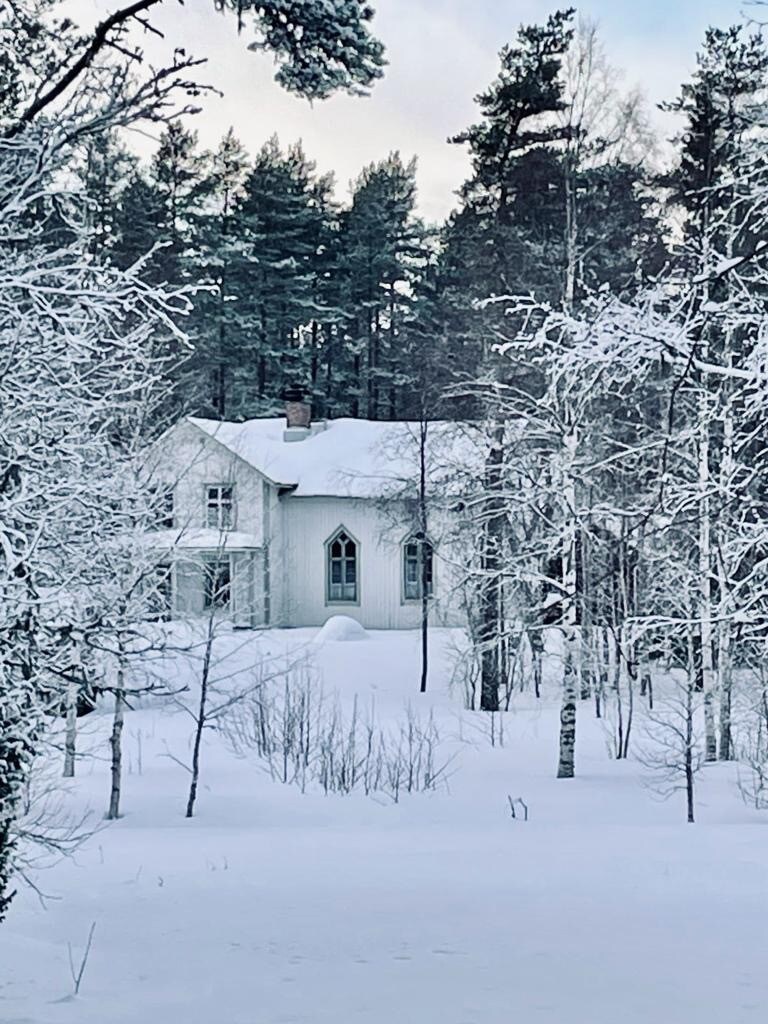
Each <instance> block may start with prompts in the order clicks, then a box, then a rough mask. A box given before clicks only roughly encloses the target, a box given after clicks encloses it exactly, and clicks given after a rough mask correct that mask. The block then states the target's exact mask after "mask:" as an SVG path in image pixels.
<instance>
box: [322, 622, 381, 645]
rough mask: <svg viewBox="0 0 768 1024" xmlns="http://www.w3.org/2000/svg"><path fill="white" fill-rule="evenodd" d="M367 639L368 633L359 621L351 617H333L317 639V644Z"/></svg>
mask: <svg viewBox="0 0 768 1024" xmlns="http://www.w3.org/2000/svg"><path fill="white" fill-rule="evenodd" d="M367 639H368V633H367V632H366V630H365V629H364V628H363V626H361V625H360V623H359V622H358V621H357V619H353V618H351V617H350V616H349V615H332V616H331V617H330V619H328V621H327V622H326V623H325V625H324V626H323V627H322V629H321V630H320V632H319V633H318V634H317V636H316V637H315V642H316V643H318V644H322V643H327V641H329V640H333V641H336V642H347V641H351V640H367Z"/></svg>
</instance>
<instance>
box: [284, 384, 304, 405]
mask: <svg viewBox="0 0 768 1024" xmlns="http://www.w3.org/2000/svg"><path fill="white" fill-rule="evenodd" d="M306 400H307V389H306V388H305V387H302V385H301V384H289V385H288V387H286V388H285V390H284V391H283V401H284V402H305V401H306Z"/></svg>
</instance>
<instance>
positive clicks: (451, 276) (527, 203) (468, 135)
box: [442, 10, 573, 380]
mask: <svg viewBox="0 0 768 1024" xmlns="http://www.w3.org/2000/svg"><path fill="white" fill-rule="evenodd" d="M572 17H573V11H572V10H566V11H559V12H557V13H555V14H553V15H552V16H551V17H550V18H549V19H548V20H547V22H546V24H545V25H533V26H525V27H523V28H521V29H520V31H519V33H518V39H517V45H515V46H506V47H504V49H503V50H502V51H501V54H500V62H501V67H500V70H499V74H498V77H497V78H496V79H495V81H494V82H492V83H491V85H490V86H489V88H488V89H487V90H486V91H485V92H483V93H481V94H480V95H479V96H478V97H477V103H478V106H479V107H480V111H481V114H482V119H481V120H480V121H478V122H477V123H476V124H474V125H472V126H471V127H469V128H468V129H467V130H466V131H464V132H461V133H460V134H458V135H456V136H455V137H454V138H452V139H451V140H450V141H451V142H453V143H457V144H465V145H468V146H469V148H470V152H471V156H472V175H471V177H470V178H469V179H468V181H467V182H466V183H465V184H464V186H463V187H462V189H461V191H460V205H459V209H458V210H457V211H456V212H455V213H454V214H453V215H452V216H451V217H450V218H449V220H448V223H447V225H446V227H445V232H444V251H443V257H442V278H443V287H444V297H445V301H446V302H447V303H448V305H449V313H448V316H447V320H448V322H449V325H450V327H449V334H448V338H447V345H448V348H449V350H450V353H451V356H450V358H453V360H454V362H455V365H457V366H458V367H460V368H461V372H462V373H463V374H464V375H465V376H466V378H467V379H470V380H471V379H473V378H476V377H478V376H480V375H482V374H483V373H484V372H486V371H487V369H488V365H489V359H491V358H492V357H491V346H492V342H493V340H494V338H495V337H496V330H497V328H498V327H499V323H500V320H501V319H502V318H503V311H502V310H501V308H500V307H497V306H494V305H492V304H491V305H485V306H481V307H478V306H476V305H475V303H477V302H478V301H482V300H485V299H487V298H489V297H490V296H494V295H505V294H506V295H508V294H520V293H527V292H531V291H534V292H535V293H536V294H537V295H538V296H539V297H540V298H542V299H550V300H556V299H557V298H558V297H559V294H560V291H561V276H562V275H561V268H562V264H563V256H564V248H563V239H564V233H563V229H562V212H561V211H562V208H563V203H562V198H561V195H560V192H561V175H560V172H559V168H558V161H557V154H556V151H555V148H554V147H555V145H556V144H557V143H558V142H562V141H563V139H564V138H565V136H566V133H567V131H568V129H567V128H566V127H564V123H563V120H562V119H561V118H559V117H558V115H559V114H560V113H561V112H562V111H563V110H564V109H565V104H564V100H563V88H562V76H561V68H562V60H563V56H564V54H565V53H566V51H567V48H568V46H569V45H570V43H571V39H572V37H573V29H572Z"/></svg>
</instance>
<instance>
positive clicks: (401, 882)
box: [0, 630, 768, 1024]
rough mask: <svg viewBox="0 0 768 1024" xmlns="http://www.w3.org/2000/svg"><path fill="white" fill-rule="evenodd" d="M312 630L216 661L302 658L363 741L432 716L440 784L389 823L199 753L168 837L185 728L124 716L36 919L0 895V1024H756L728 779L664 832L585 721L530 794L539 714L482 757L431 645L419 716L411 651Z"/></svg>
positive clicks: (748, 870) (759, 847)
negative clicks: (82, 835) (191, 786)
mask: <svg viewBox="0 0 768 1024" xmlns="http://www.w3.org/2000/svg"><path fill="white" fill-rule="evenodd" d="M316 632H317V631H315V630H293V631H282V632H278V631H275V632H273V633H271V634H268V635H267V637H266V638H264V637H261V638H257V637H245V638H244V636H243V634H236V635H233V636H231V637H229V638H228V640H225V641H222V642H229V643H230V645H231V646H232V647H233V648H234V647H237V648H238V649H239V653H238V654H236V655H235V657H240V658H243V657H245V656H246V655H245V654H244V652H245V651H247V649H248V645H249V644H250V645H251V648H250V650H251V653H250V655H249V657H252V658H253V657H255V655H254V651H255V650H256V648H257V646H259V649H261V646H263V645H264V644H267V645H271V646H270V649H271V650H278V649H280V648H281V647H282V648H285V649H297V648H303V649H304V650H305V651H306V656H307V658H308V659H310V660H311V662H312V664H313V666H314V668H313V671H314V673H315V674H316V675H317V676H318V677H322V680H323V686H324V689H325V690H326V692H331V691H334V690H338V691H340V692H341V693H342V694H343V699H344V701H345V702H347V703H348V702H349V701H350V700H351V697H352V695H353V694H354V693H355V692H357V693H359V694H360V695H361V699H362V700H363V701H364V702H368V701H370V699H371V696H372V695H374V696H375V701H376V708H377V715H378V716H379V718H380V720H392V721H395V720H402V718H403V715H404V706H405V703H406V702H407V701H409V700H410V702H411V704H412V705H413V706H414V707H416V708H419V709H422V710H421V711H420V714H421V715H424V714H425V713H427V712H426V711H425V710H423V709H428V708H434V713H435V721H436V723H437V725H438V728H439V731H440V734H441V736H442V738H443V746H442V747H441V751H445V753H446V754H449V755H454V754H455V757H456V759H455V760H454V761H453V762H452V764H451V769H450V770H451V775H450V779H449V780H448V783H447V785H446V786H442V787H440V788H438V790H437V791H436V792H429V793H417V794H411V795H407V794H406V795H403V796H402V798H401V800H400V802H399V803H396V804H395V803H393V802H392V800H390V799H387V798H386V797H384V796H381V795H380V796H377V797H366V796H365V795H363V794H362V793H355V794H352V795H349V796H325V795H323V794H322V792H317V791H313V792H307V793H305V794H302V793H301V792H300V790H299V789H298V788H296V787H295V786H287V785H282V784H280V783H278V782H274V781H272V780H271V779H270V777H269V775H268V773H267V772H265V770H264V768H263V765H260V763H259V762H258V761H257V759H256V758H255V757H254V756H247V757H240V758H239V757H237V756H236V755H235V754H234V753H233V752H232V750H231V747H230V745H229V744H228V743H227V741H226V740H225V739H224V737H223V736H222V735H220V734H219V733H218V732H215V731H209V732H208V733H207V734H206V736H205V740H204V747H203V754H202V757H203V764H202V779H201V790H200V794H199V800H198V805H197V813H196V817H195V818H194V819H192V820H186V819H185V818H184V816H183V814H184V804H185V799H186V789H187V785H188V774H187V772H186V770H185V768H184V767H183V765H182V764H180V763H179V762H188V761H189V749H190V740H191V735H192V726H193V723H192V721H191V719H190V717H189V715H188V714H186V713H185V712H184V711H183V710H180V709H179V708H178V707H176V706H174V705H173V704H172V703H169V702H168V701H165V702H156V701H146V700H145V701H143V702H142V707H140V708H139V709H137V710H134V711H131V712H129V713H128V715H127V721H126V727H125V734H124V749H125V767H126V774H125V779H124V792H123V804H122V806H123V811H124V817H123V818H122V819H121V820H120V821H118V822H116V823H114V824H111V825H109V826H108V827H104V828H102V829H101V830H100V831H98V832H97V833H96V834H95V835H93V836H92V837H91V838H90V839H89V840H88V841H87V842H86V843H85V844H84V846H83V847H82V848H81V849H80V850H79V851H78V853H77V855H76V856H75V858H74V859H72V860H65V861H61V862H59V863H58V864H57V865H55V866H53V867H51V868H48V869H47V870H44V871H40V873H39V874H36V875H35V876H34V878H35V881H36V883H37V884H38V885H39V887H40V888H41V890H42V891H43V892H44V893H45V894H47V895H48V896H49V897H50V898H49V899H47V900H46V905H45V907H43V906H41V904H40V901H39V899H38V897H37V896H36V895H35V893H34V892H33V891H31V890H30V889H29V888H26V887H24V886H22V887H21V889H20V892H19V895H18V897H17V899H16V901H15V902H14V904H13V906H12V909H11V912H10V915H9V918H8V920H7V922H6V923H5V924H4V925H2V926H0V1021H2V1022H3V1024H289V1022H296V1024H298V1022H302V1024H353V1022H355V1024H357V1022H359V1024H641V1022H642V1024H689V1022H690V1024H694V1022H695V1024H742V1022H744V1024H746V1022H750V1024H751V1022H755V1024H756V1022H761V1024H762V1022H764V1021H765V1020H768V816H766V815H761V814H760V813H758V812H756V811H754V810H752V809H750V808H748V807H746V806H745V804H744V803H743V801H742V799H741V796H740V794H739V791H738V786H737V769H736V768H735V766H730V765H725V766H723V765H716V766H713V767H710V768H708V769H706V771H705V772H704V773H703V774H702V775H701V776H700V777H699V787H698V793H697V818H698V820H697V823H696V824H695V825H688V824H686V822H685V809H684V797H683V794H682V793H680V794H675V795H674V796H673V797H672V798H671V799H669V800H667V801H662V800H660V799H659V796H658V794H657V793H656V792H654V791H653V790H652V789H651V788H649V786H648V785H647V779H648V772H647V769H646V768H644V767H643V766H642V765H640V764H639V763H638V762H636V761H631V760H630V761H627V762H616V761H614V760H611V758H610V755H609V751H608V746H607V736H606V730H605V726H604V725H603V724H601V723H600V722H598V721H596V720H595V719H594V717H593V714H592V709H591V707H590V706H589V705H588V704H584V705H582V706H581V707H580V709H579V725H578V749H577V755H578V761H577V772H578V777H577V778H576V779H574V780H561V781H558V780H556V779H555V777H554V772H555V766H556V757H557V714H558V711H557V706H556V701H555V700H554V699H552V698H548V699H543V700H542V701H540V702H538V703H537V702H536V701H535V700H534V698H533V697H532V696H531V695H530V694H528V693H524V694H521V695H519V696H517V697H516V699H515V702H514V704H513V708H512V710H511V712H510V713H509V714H507V715H506V716H505V722H504V742H503V746H502V745H498V744H497V745H495V746H492V745H491V743H490V738H489V726H488V719H487V718H486V716H482V715H480V714H477V713H475V714H473V713H469V712H464V711H462V695H461V693H459V692H454V693H449V692H448V690H449V687H448V681H449V679H450V677H451V669H452V661H453V659H454V657H455V655H454V653H453V650H454V644H455V642H456V640H457V638H456V636H455V635H452V634H450V633H449V632H448V631H434V632H433V634H432V654H433V667H432V671H431V674H430V686H431V692H430V693H428V694H427V695H426V696H424V697H421V696H419V694H418V693H417V692H416V690H417V689H418V665H419V662H418V643H419V638H418V635H417V634H416V633H411V632H402V633H371V634H369V635H368V637H367V638H366V639H362V640H360V641H358V642H342V641H339V640H327V641H325V642H322V643H318V642H316V641H315V640H314V637H315V636H316ZM184 671H186V670H184V669H182V668H181V667H179V666H176V667H175V668H174V669H173V673H176V674H177V675H178V681H179V682H182V681H185V680H183V678H182V677H183V675H184ZM173 673H172V674H173ZM187 681H188V680H187ZM552 697H554V692H553V694H552ZM80 724H81V726H82V735H81V737H80V741H79V742H80V747H81V749H83V750H87V751H90V752H91V756H88V757H85V758H83V760H82V761H81V762H80V763H79V765H78V777H77V779H76V780H75V781H74V783H73V784H72V785H71V787H70V793H69V794H68V796H67V801H68V804H69V806H70V807H71V808H72V811H73V813H76V812H77V811H78V809H79V808H81V807H83V806H86V805H87V806H88V807H90V808H91V809H92V811H93V821H94V823H98V821H99V818H100V816H101V814H102V813H103V809H104V807H105V806H106V802H107V799H108V792H109V765H108V748H107V742H106V741H107V736H108V733H109V727H110V712H109V708H108V707H106V706H105V707H104V708H103V709H99V711H97V713H95V714H93V715H90V716H89V717H88V718H87V719H83V720H81V723H80ZM495 727H496V728H497V723H496V726H495ZM637 728H638V730H640V729H641V726H640V725H639V724H638V725H637ZM508 794H510V795H512V796H513V797H518V796H520V797H522V798H523V799H524V800H525V801H526V803H527V804H528V806H529V810H530V819H529V820H528V821H527V822H525V821H523V820H521V819H519V818H518V819H515V820H513V819H512V817H511V815H510V812H509V807H508V805H507V796H508ZM92 922H96V928H95V933H94V937H93V946H92V950H91V954H90V958H89V961H88V963H87V966H86V970H85V974H84V977H83V982H82V987H81V991H80V994H79V996H77V998H74V997H72V995H71V993H72V982H71V978H70V969H69V964H68V944H71V945H72V947H73V956H74V958H75V960H76V961H77V962H79V958H80V956H81V953H82V949H83V946H84V944H85V942H86V939H87V936H88V931H89V928H90V926H91V923H92Z"/></svg>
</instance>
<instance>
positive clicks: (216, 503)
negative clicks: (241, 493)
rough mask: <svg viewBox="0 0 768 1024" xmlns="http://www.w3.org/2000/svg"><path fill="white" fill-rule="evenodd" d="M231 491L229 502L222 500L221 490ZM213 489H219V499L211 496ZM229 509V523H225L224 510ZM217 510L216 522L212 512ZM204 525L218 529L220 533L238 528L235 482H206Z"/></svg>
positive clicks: (207, 528) (209, 528)
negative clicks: (212, 518)
mask: <svg viewBox="0 0 768 1024" xmlns="http://www.w3.org/2000/svg"><path fill="white" fill-rule="evenodd" d="M225 490H227V491H229V492H230V498H229V503H228V504H225V502H224V501H223V500H222V497H221V492H222V491H225ZM211 491H218V492H219V497H218V498H217V499H215V500H214V499H212V498H211ZM225 508H226V509H229V523H228V524H227V525H224V523H223V521H222V520H223V518H224V517H223V516H222V510H223V509H225ZM213 510H216V522H213V523H212V522H211V512H212V511H213ZM203 525H204V528H205V529H206V530H218V531H219V533H228V532H230V531H231V530H235V529H236V528H237V501H236V497H235V485H234V483H215V484H205V485H204V488H203Z"/></svg>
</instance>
